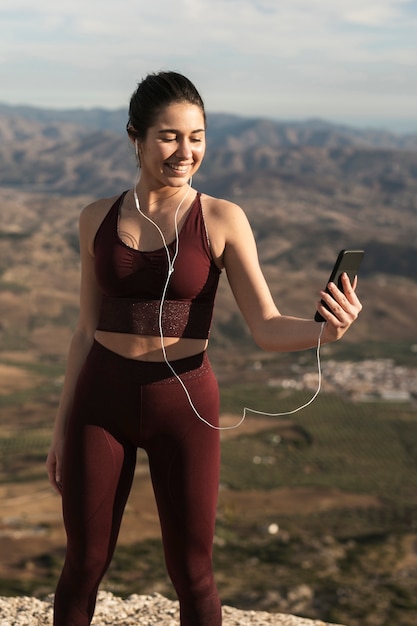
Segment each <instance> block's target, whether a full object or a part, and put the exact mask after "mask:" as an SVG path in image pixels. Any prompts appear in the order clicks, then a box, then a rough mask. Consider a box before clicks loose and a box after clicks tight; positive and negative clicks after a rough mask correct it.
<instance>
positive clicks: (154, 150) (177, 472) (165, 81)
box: [47, 72, 361, 626]
mask: <svg viewBox="0 0 417 626" xmlns="http://www.w3.org/2000/svg"><path fill="white" fill-rule="evenodd" d="M129 115H130V117H129V123H128V126H127V132H128V135H129V138H130V140H131V142H132V144H133V145H134V147H135V150H136V154H137V158H138V163H139V167H140V177H139V180H138V183H137V185H136V186H135V188H134V189H131V190H129V191H127V192H125V193H123V194H122V195H121V196H119V197H117V198H111V199H106V200H99V201H98V202H95V203H93V204H91V205H89V206H87V207H86V208H85V209H84V210H83V211H82V214H81V217H80V244H81V261H82V275H81V294H80V315H79V321H78V325H77V328H76V330H75V333H74V335H73V339H72V342H71V345H70V350H69V355H68V365H67V373H66V377H65V383H64V388H63V392H62V397H61V401H60V405H59V409H58V413H57V417H56V422H55V428H54V434H53V442H52V446H51V449H50V452H49V455H48V459H47V468H48V473H49V477H50V481H51V483H52V485H53V486H54V488H55V489H56V490H57V491H58V492H59V493H61V494H62V499H63V515H64V521H65V527H66V531H67V537H68V544H67V555H66V560H65V564H64V568H63V571H62V574H61V577H60V580H59V583H58V587H57V590H56V594H55V617H54V624H55V626H87V625H88V624H90V623H91V620H92V616H93V612H94V606H95V600H96V594H97V589H98V585H99V583H100V581H101V579H102V577H103V576H104V574H105V572H106V570H107V567H108V565H109V563H110V560H111V558H112V555H113V552H114V548H115V545H116V540H117V535H118V531H119V527H120V523H121V519H122V515H123V510H124V507H125V504H126V501H127V497H128V494H129V490H130V487H131V483H132V478H133V474H134V469H135V460H136V450H137V447H138V446H140V447H142V448H144V449H145V450H146V452H147V454H148V457H149V466H150V472H151V477H152V482H153V487H154V492H155V498H156V502H157V506H158V511H159V517H160V522H161V529H162V537H163V544H164V551H165V557H166V563H167V569H168V572H169V575H170V577H171V579H172V582H173V585H174V587H175V590H176V593H177V595H178V598H179V602H180V616H181V625H182V626H218V625H219V624H221V607H220V601H219V597H218V594H217V590H216V586H215V583H214V579H213V571H212V558H211V556H212V552H211V551H212V540H213V534H214V523H215V514H216V502H217V491H218V482H219V431H218V414H219V396H218V388H217V382H216V379H215V377H214V375H213V372H212V370H211V367H210V363H209V361H208V358H207V354H206V348H207V343H208V335H209V329H210V323H211V316H212V309H213V302H214V298H215V293H216V288H217V284H218V279H219V275H220V272H221V271H222V270H223V269H225V271H226V273H227V277H228V280H229V283H230V285H231V289H232V291H233V294H234V296H235V298H236V301H237V303H238V305H239V307H240V310H241V311H242V314H243V316H244V318H245V320H246V322H247V324H248V326H249V328H250V330H251V333H252V335H253V337H254V339H255V341H256V342H257V343H258V345H259V346H260V347H262V348H264V349H265V350H274V351H292V350H300V349H305V348H310V347H313V346H315V345H316V344H317V338H318V334H319V331H320V326H319V325H318V324H317V323H316V322H315V321H314V320H308V319H299V318H295V317H288V316H283V315H281V314H280V313H279V311H278V310H277V308H276V306H275V304H274V302H273V299H272V297H271V294H270V291H269V289H268V286H267V284H266V282H265V279H264V276H263V274H262V272H261V269H260V266H259V262H258V256H257V251H256V246H255V242H254V237H253V234H252V231H251V228H250V226H249V224H248V222H247V219H246V217H245V214H244V213H243V211H242V210H241V209H240V208H239V207H238V206H236V205H234V204H232V203H231V202H227V201H225V200H219V199H217V198H212V197H209V196H207V195H204V194H200V193H198V192H197V191H196V190H194V189H193V188H192V187H191V185H190V184H189V181H190V180H191V178H192V176H193V175H194V174H195V172H197V170H198V168H199V167H200V165H201V162H202V160H203V157H204V152H205V128H206V117H205V112H204V105H203V102H202V100H201V97H200V95H199V94H198V92H197V90H196V89H195V87H194V85H193V84H192V83H191V82H190V81H189V80H188V79H187V78H185V77H184V76H182V75H180V74H177V73H174V72H161V73H159V74H152V75H149V76H148V77H147V78H146V79H145V80H143V81H142V82H141V83H140V84H139V86H138V88H137V90H136V92H135V93H134V94H133V95H132V98H131V102H130V109H129ZM355 286H356V285H355V284H354V285H351V284H350V282H349V279H348V278H347V276H344V277H343V288H344V293H345V294H346V295H344V294H343V293H342V292H341V291H339V289H338V288H337V287H336V286H335V285H330V292H331V295H328V294H326V293H325V292H324V291H323V292H321V293H320V298H322V299H323V300H324V302H326V303H327V305H328V306H329V309H330V310H328V309H327V308H325V307H324V306H323V304H322V303H321V302H320V301H319V302H318V303H317V308H318V311H319V312H320V313H321V314H322V316H323V317H324V319H325V321H326V324H325V327H324V329H323V334H322V342H331V341H336V340H338V339H340V338H341V337H342V336H343V335H344V333H345V332H346V331H347V330H348V328H349V327H350V325H351V324H352V322H353V321H354V320H355V319H356V317H357V316H358V313H359V311H360V309H361V304H360V302H359V300H358V298H357V296H356V294H355V291H354V289H355ZM332 296H333V297H332Z"/></svg>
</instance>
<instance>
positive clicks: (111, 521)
mask: <svg viewBox="0 0 417 626" xmlns="http://www.w3.org/2000/svg"><path fill="white" fill-rule="evenodd" d="M135 464H136V448H134V447H133V446H130V445H128V444H126V443H122V442H120V441H118V440H117V439H115V438H114V437H113V436H112V435H111V434H110V433H108V432H107V431H106V430H104V429H103V428H102V427H99V426H94V425H88V424H87V425H84V426H79V427H77V428H76V429H75V432H74V431H72V432H70V433H69V434H68V438H67V442H66V448H65V453H64V463H63V492H62V504H63V516H64V523H65V528H66V531H67V536H68V548H69V552H70V554H72V555H73V556H74V557H75V558H76V559H77V560H80V559H81V560H82V561H85V560H87V561H90V562H91V560H92V561H99V562H101V563H103V564H104V563H105V562H106V561H107V560H109V559H110V558H111V555H112V553H113V550H114V546H115V543H116V540H117V536H118V533H119V528H120V523H121V520H122V516H123V511H124V508H125V505H126V501H127V498H128V496H129V492H130V489H131V485H132V480H133V476H134V471H135ZM80 566H81V562H80Z"/></svg>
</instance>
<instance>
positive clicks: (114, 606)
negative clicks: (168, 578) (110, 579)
mask: <svg viewBox="0 0 417 626" xmlns="http://www.w3.org/2000/svg"><path fill="white" fill-rule="evenodd" d="M52 601H53V596H48V597H47V598H46V599H45V600H38V599H37V598H29V597H16V598H8V597H0V626H50V625H51V624H52ZM178 623H179V622H178V603H177V602H173V601H171V600H167V599H166V598H164V597H163V596H161V595H160V594H158V593H154V594H152V595H148V596H139V595H132V596H130V597H129V598H127V599H126V600H123V599H122V598H119V597H116V596H114V595H113V594H111V593H109V592H106V591H100V592H99V595H98V601H97V607H96V612H95V615H94V619H93V622H92V624H93V625H94V626H106V625H111V626H153V625H154V624H158V626H178ZM223 625H224V626H271V625H272V626H337V625H335V624H333V625H331V624H325V622H322V621H320V620H319V621H317V620H310V619H306V618H303V617H294V616H293V615H284V614H281V613H265V612H259V611H241V610H239V609H234V608H231V607H229V606H224V607H223ZM339 626H340V625H339Z"/></svg>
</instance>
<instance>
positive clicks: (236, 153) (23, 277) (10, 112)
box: [0, 105, 417, 346]
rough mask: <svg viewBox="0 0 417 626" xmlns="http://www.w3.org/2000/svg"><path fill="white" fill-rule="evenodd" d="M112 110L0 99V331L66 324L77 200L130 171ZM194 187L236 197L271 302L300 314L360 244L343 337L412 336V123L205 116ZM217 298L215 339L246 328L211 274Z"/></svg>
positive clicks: (104, 191)
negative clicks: (352, 323) (355, 310)
mask: <svg viewBox="0 0 417 626" xmlns="http://www.w3.org/2000/svg"><path fill="white" fill-rule="evenodd" d="M126 120H127V113H126V112H125V111H124V110H121V109H119V110H115V111H108V110H101V109H94V110H68V111H54V110H45V109H36V108H33V107H11V106H6V105H0V200H1V201H2V207H3V209H2V215H3V217H2V221H1V224H0V255H1V257H0V259H1V264H0V271H1V278H0V305H2V308H3V313H2V318H3V319H2V322H1V327H0V333H2V335H0V336H2V337H3V341H4V340H5V337H6V335H7V333H9V331H11V329H12V328H13V325H14V323H15V322H16V320H17V318H19V316H20V317H22V319H21V320H20V321H21V322H22V323H23V325H24V328H26V329H29V328H31V329H32V330H33V329H36V332H37V333H38V335H39V336H40V335H42V333H41V332H40V330H39V329H40V328H41V327H43V326H42V325H44V326H48V325H49V324H53V325H54V326H55V327H56V326H59V325H60V324H63V325H66V326H68V325H70V324H72V323H73V321H74V316H75V310H76V305H77V301H76V289H77V280H78V269H79V266H78V248H77V219H78V214H79V211H80V208H81V207H82V205H83V204H85V203H86V202H88V201H90V200H91V199H93V198H97V197H102V196H110V195H115V194H118V193H120V192H121V191H122V190H123V189H126V188H128V187H130V186H132V184H133V183H134V180H135V176H136V164H135V157H134V152H133V150H132V147H131V146H130V144H129V141H128V139H127V137H126V135H125V134H124V132H125V124H126ZM194 185H195V186H196V187H197V188H199V189H200V190H201V191H203V192H206V193H209V194H212V195H216V196H221V197H225V198H228V199H230V200H232V201H235V202H237V203H239V204H240V205H241V206H242V207H243V209H244V210H245V212H246V213H247V215H248V217H249V219H250V221H251V223H252V226H253V229H254V232H255V236H256V240H257V243H258V249H259V254H260V258H261V262H262V265H263V267H264V271H265V274H266V276H267V279H268V281H269V283H270V285H271V289H272V291H273V293H274V296H275V297H276V299H277V302H278V305H279V307H280V309H281V310H282V311H283V312H285V313H291V314H298V315H305V316H309V317H310V316H311V315H312V314H313V313H314V307H315V300H316V298H317V292H318V289H319V288H321V287H322V285H323V283H324V281H325V280H326V279H327V276H328V273H329V272H330V269H331V266H332V264H333V260H334V258H335V257H336V254H337V252H338V251H339V250H340V249H341V248H364V249H365V261H364V263H363V267H362V269H361V273H360V283H359V288H358V292H359V295H360V296H361V299H362V300H363V301H364V304H365V308H364V312H363V314H362V316H361V323H360V324H359V323H358V324H357V329H356V328H355V330H353V329H352V341H358V340H378V341H384V340H392V341H400V340H402V341H412V342H414V341H416V340H417V327H416V324H415V314H416V311H417V293H416V292H417V290H416V282H417V245H416V231H417V229H416V220H417V135H416V134H409V135H396V134H394V133H391V132H387V131H383V130H381V131H377V130H374V129H369V130H362V129H357V128H353V127H352V128H351V127H347V126H337V125H333V124H330V123H327V122H325V121H322V120H306V121H304V122H282V121H274V120H270V119H262V118H243V117H239V116H235V115H229V114H227V115H223V114H209V115H208V130H207V154H206V158H205V161H204V163H203V166H202V168H201V170H200V172H199V173H198V175H197V176H196V177H195V180H194ZM20 288H21V289H22V293H23V292H24V296H23V295H22V294H19V289H20ZM11 291H12V292H13V298H12V300H13V301H14V302H15V301H16V300H18V299H19V298H23V297H24V298H26V301H27V303H26V306H25V307H23V309H22V311H21V312H20V313H19V315H18V316H16V315H13V314H12V313H11V312H12V311H13V306H12V305H11V304H10V302H11V299H10V293H11ZM41 294H43V298H44V301H47V302H49V303H51V302H54V303H55V304H54V306H53V307H52V309H53V310H54V313H51V311H50V309H48V307H47V306H44V303H42V302H41V301H42V295H41ZM45 299H46V300H45ZM58 302H60V305H58V304H57V303H58ZM5 303H6V304H7V303H9V304H7V305H6V304H5ZM28 303H30V305H29V306H28ZM35 303H36V306H35ZM15 305H16V302H15ZM33 307H34V308H35V309H36V312H34V311H33V310H32V308H33ZM217 309H218V313H217V314H216V321H215V324H216V325H217V327H218V330H219V337H220V339H219V340H218V343H219V346H225V345H228V342H229V340H230V338H231V337H232V338H234V339H235V340H236V339H242V338H243V339H246V338H247V332H246V330H245V328H244V326H243V324H242V323H241V321H240V318H239V316H238V315H237V311H236V307H235V305H234V304H233V300H232V297H231V295H230V292H229V291H228V288H227V287H226V286H224V285H223V286H221V288H220V293H219V304H218V307H217ZM7 311H9V313H8V315H7V314H6V315H5V312H7ZM68 311H70V313H68ZM6 318H7V319H6ZM27 332H28V333H29V330H28V331H27ZM9 334H10V333H9ZM12 334H13V333H12ZM35 335H36V333H35ZM31 336H32V340H33V336H34V334H33V332H32V333H31ZM33 341H34V340H33Z"/></svg>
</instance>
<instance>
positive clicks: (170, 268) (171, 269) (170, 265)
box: [133, 179, 325, 430]
mask: <svg viewBox="0 0 417 626" xmlns="http://www.w3.org/2000/svg"><path fill="white" fill-rule="evenodd" d="M191 184H192V179H190V183H189V186H188V189H187V192H186V194H185V195H184V196H183V198H182V200H181V202H180V203H179V205H178V207H177V209H176V211H175V216H174V228H175V251H174V255H173V257H172V258H171V255H170V253H169V248H168V244H167V242H166V239H165V237H164V234H163V232H162V230H161V229H160V228H159V226H158V224H156V223H155V222H154V221H153V220H152V219H151V218H150V217H148V216H147V215H145V213H143V211H142V210H141V208H140V203H139V198H138V195H137V191H136V185H135V187H134V189H133V196H134V199H135V205H136V209H137V210H138V212H139V213H140V214H141V215H142V216H143V217H144V218H145V219H146V220H148V221H149V222H150V223H151V224H153V225H154V226H155V228H156V229H157V230H158V232H159V234H160V236H161V239H162V243H163V245H164V248H165V253H166V255H167V261H168V275H167V279H166V281H165V285H164V288H163V291H162V296H161V302H160V305H159V316H158V326H159V336H160V339H161V349H162V354H163V357H164V361H165V363H166V364H167V366H168V367H169V369H170V370H171V372H172V373H173V375H174V376H175V378H176V379H177V380H178V382H179V383H180V384H181V386H182V388H183V390H184V392H185V395H186V396H187V399H188V402H189V404H190V406H191V408H192V409H193V411H194V413H195V414H196V416H197V417H198V419H199V420H201V421H202V422H203V423H204V424H206V425H207V426H209V427H210V428H213V429H214V430H232V429H234V428H238V427H239V426H240V425H241V424H242V423H243V421H244V420H245V418H246V415H247V413H248V412H250V413H254V414H256V415H265V416H267V417H281V416H284V415H292V414H293V413H297V412H298V411H301V410H302V409H304V408H306V407H307V406H309V405H310V404H311V403H312V402H314V400H315V399H316V398H317V396H318V395H319V393H320V390H321V381H322V373H321V362H320V346H321V336H322V334H323V330H324V327H325V322H322V323H321V328H320V333H319V336H318V339H317V348H316V358H317V370H318V383H317V390H316V391H315V393H314V395H313V396H312V397H311V398H310V400H308V402H306V403H305V404H303V405H302V406H299V407H297V408H296V409H293V410H292V411H284V412H283V413H267V412H265V411H258V410H256V409H251V408H249V407H244V409H243V414H242V417H241V419H240V420H239V421H238V422H237V424H234V425H232V426H215V425H213V424H211V423H210V422H208V421H207V420H206V419H204V417H202V416H201V415H200V413H199V412H198V411H197V409H196V407H195V405H194V403H193V401H192V398H191V396H190V393H189V391H188V389H187V387H186V386H185V384H184V382H183V381H182V379H181V378H180V376H179V375H178V374H177V372H176V371H175V369H174V367H173V366H172V364H171V363H170V361H169V360H168V357H167V353H166V347H165V343H164V333H163V328H162V314H163V306H164V302H165V299H166V293H167V290H168V286H169V281H170V279H171V275H172V273H173V272H174V263H175V260H176V258H177V256H178V252H179V233H178V214H179V210H180V208H181V206H182V205H183V203H184V201H185V199H186V198H187V196H188V194H189V192H190V190H191Z"/></svg>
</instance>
